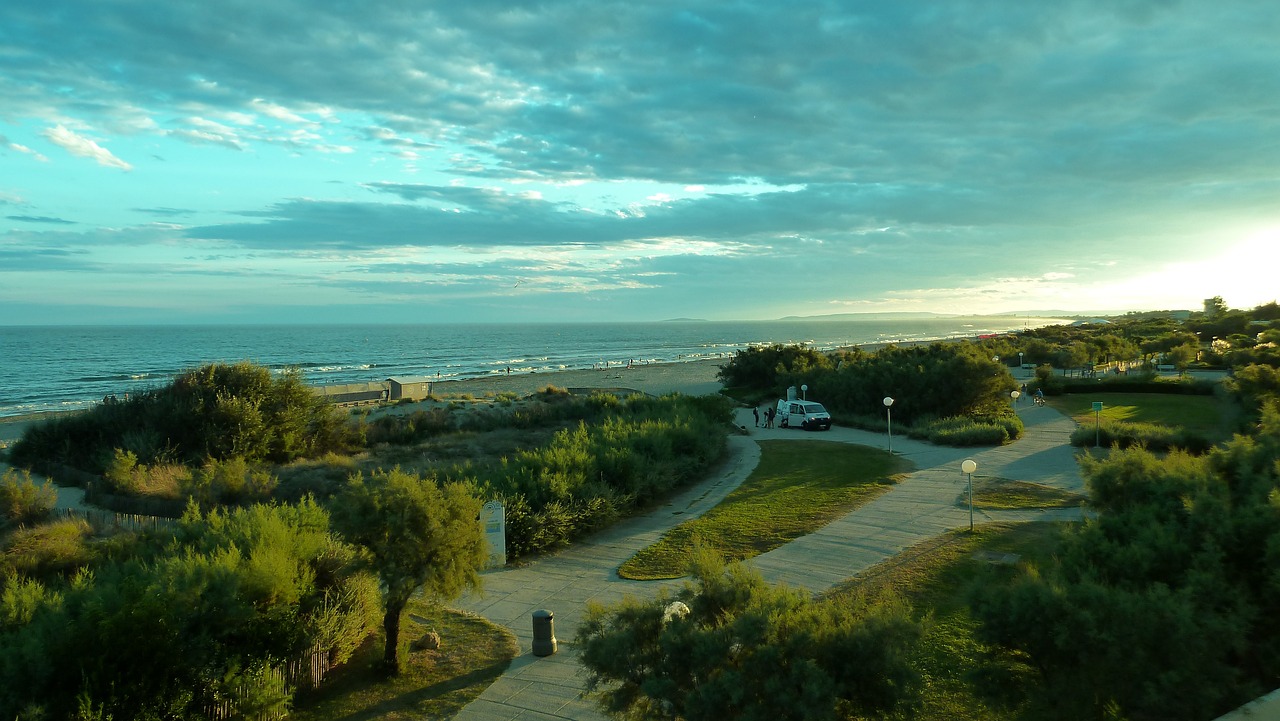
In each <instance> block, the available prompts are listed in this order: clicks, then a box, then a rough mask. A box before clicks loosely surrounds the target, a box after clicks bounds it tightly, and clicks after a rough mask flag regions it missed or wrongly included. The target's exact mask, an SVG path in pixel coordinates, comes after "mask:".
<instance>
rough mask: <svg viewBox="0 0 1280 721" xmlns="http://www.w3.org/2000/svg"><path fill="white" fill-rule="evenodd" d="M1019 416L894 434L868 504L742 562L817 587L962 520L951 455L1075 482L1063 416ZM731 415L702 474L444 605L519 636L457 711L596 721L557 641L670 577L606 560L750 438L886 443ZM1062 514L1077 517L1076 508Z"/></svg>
mask: <svg viewBox="0 0 1280 721" xmlns="http://www.w3.org/2000/svg"><path fill="white" fill-rule="evenodd" d="M1019 413H1020V415H1021V416H1022V419H1023V422H1024V423H1025V424H1026V433H1025V434H1024V435H1023V437H1022V438H1021V439H1019V440H1018V441H1017V442H1015V443H1012V444H1009V445H1007V446H1001V447H999V448H982V449H971V450H967V449H956V448H942V447H937V446H932V445H929V444H927V443H921V442H918V441H913V440H910V439H908V438H903V437H899V436H895V437H894V438H893V450H894V453H897V454H901V455H902V456H903V457H904V458H907V459H909V460H910V461H911V462H912V463H914V464H915V466H916V470H915V471H913V472H912V473H911V474H909V475H908V476H907V477H906V478H905V479H904V480H903V481H902V482H901V483H899V484H897V485H896V486H894V487H893V488H892V489H891V490H890V491H889V492H887V493H885V494H883V495H882V496H880V497H879V498H877V499H875V500H874V501H872V502H871V503H869V504H867V505H865V506H863V507H862V508H859V509H857V510H855V511H853V512H851V513H849V514H848V515H847V516H845V517H843V518H841V519H839V520H837V521H835V522H833V523H831V524H830V525H828V526H826V527H825V528H823V529H821V530H819V531H818V532H816V533H814V534H811V535H809V536H805V537H803V538H799V539H797V540H795V541H792V542H791V543H789V544H787V545H785V546H783V547H781V548H778V549H775V550H773V551H770V552H769V553H766V554H764V555H761V556H758V557H756V558H755V559H752V561H751V563H752V564H753V565H754V566H756V567H757V568H759V569H760V570H761V572H762V573H763V574H764V576H765V577H766V578H767V579H769V580H771V581H779V582H785V583H787V584H789V585H792V586H796V587H800V588H806V589H809V590H812V591H815V592H817V591H822V590H825V589H827V588H829V587H831V586H832V585H834V584H836V583H839V582H841V581H843V580H845V579H847V578H849V577H850V576H853V575H855V574H856V573H858V572H860V571H863V570H865V569H867V568H869V567H871V566H873V565H875V564H876V563H879V562H880V561H883V560H885V559H886V558H890V557H892V556H894V555H896V554H897V553H899V552H900V551H902V550H904V549H906V548H908V547H910V546H912V545H915V544H916V543H918V542H920V541H924V540H927V539H929V538H932V537H934V536H937V535H939V534H941V533H943V532H945V531H948V530H951V529H953V528H960V527H967V526H968V524H969V512H968V509H967V507H962V506H961V505H960V504H959V503H958V500H959V499H960V497H961V494H962V493H963V491H964V487H965V477H964V475H963V474H962V473H961V471H960V462H961V461H963V460H964V459H966V458H971V459H973V460H974V462H976V463H977V464H978V468H977V471H976V472H975V473H974V476H975V479H977V478H983V477H998V478H1004V479H1010V480H1023V481H1032V482H1036V483H1043V484H1046V485H1051V486H1055V487H1058V488H1062V489H1064V490H1071V491H1081V490H1083V488H1084V482H1083V480H1082V478H1081V476H1080V473H1079V470H1078V469H1077V467H1076V461H1075V457H1074V453H1073V451H1072V449H1071V448H1070V447H1069V446H1067V443H1066V442H1067V437H1068V436H1069V435H1070V433H1071V431H1072V429H1073V428H1074V427H1075V424H1074V422H1073V421H1071V420H1070V419H1069V418H1066V417H1065V416H1063V415H1062V414H1060V413H1058V412H1057V411H1055V410H1053V409H1051V408H1048V407H1035V406H1032V405H1030V404H1028V405H1026V406H1023V407H1021V408H1020V409H1019ZM737 420H738V423H739V424H742V425H745V426H746V428H747V430H748V431H750V435H749V436H731V437H730V438H729V456H728V460H726V461H725V463H724V464H723V465H722V467H721V468H720V469H719V470H718V472H716V473H715V474H714V475H713V476H712V477H711V478H710V479H708V480H707V481H704V482H703V483H701V484H699V485H698V486H696V487H694V488H691V489H689V490H687V491H685V492H683V493H681V494H680V495H679V496H677V497H675V498H673V499H672V500H671V501H670V502H669V503H668V504H667V505H665V506H664V507H662V508H659V509H657V510H655V511H653V512H651V513H649V514H647V515H645V516H641V517H637V518H634V519H630V520H628V521H625V522H623V523H620V524H618V525H616V526H614V527H612V528H610V529H608V530H606V531H604V532H602V533H600V534H597V535H596V536H593V537H592V538H590V539H588V540H587V541H584V542H580V543H578V544H575V545H574V546H573V548H571V549H568V550H566V551H564V552H562V553H560V554H557V555H555V556H550V557H546V558H542V559H540V560H538V561H535V562H533V563H530V564H528V565H526V566H522V567H519V568H507V569H502V570H497V571H491V572H488V573H486V574H484V586H485V591H484V595H483V596H478V597H477V596H472V597H467V598H464V599H462V600H461V601H460V602H459V603H457V604H455V605H456V606H457V607H458V608H461V609H464V610H468V611H472V612H475V613H478V614H480V615H483V616H485V617H486V618H488V619H490V620H491V621H494V622H496V623H501V624H503V625H506V626H507V627H508V628H510V629H511V630H512V631H513V632H514V633H515V634H516V637H517V639H518V641H519V645H520V655H518V656H517V657H516V658H515V660H514V661H513V662H512V663H511V666H510V667H509V668H508V669H507V671H506V673H504V674H503V675H502V677H501V678H499V679H498V680H497V681H495V682H494V683H493V685H491V686H490V687H489V688H488V689H486V690H485V691H484V693H483V694H481V696H480V698H478V699H476V700H475V701H474V702H472V703H471V704H469V705H468V706H467V707H466V708H464V709H463V710H462V711H461V712H460V713H459V714H458V715H457V716H456V717H455V718H456V719H458V720H459V721H497V720H503V721H506V720H510V719H520V720H521V721H535V720H541V719H547V720H550V719H581V720H590V721H596V720H600V721H603V720H604V719H605V717H604V716H603V715H602V714H601V713H600V712H599V711H597V710H596V708H595V705H594V703H593V702H591V701H588V700H584V699H582V698H581V694H582V691H583V688H584V681H585V675H584V672H583V671H582V669H581V667H580V666H579V665H578V663H577V655H576V653H575V651H574V649H573V648H572V646H571V644H569V643H567V641H569V640H571V639H572V638H573V635H574V632H575V631H576V630H577V628H578V624H579V623H580V622H581V620H582V618H583V616H584V614H585V611H586V606H587V603H588V602H589V601H595V602H599V603H603V604H611V603H615V602H617V601H619V600H621V599H622V598H623V597H625V596H628V595H631V596H637V597H649V596H652V595H654V594H656V593H657V592H658V590H659V589H660V588H662V587H663V586H665V585H671V583H672V582H652V581H648V582H646V581H629V580H625V579H622V578H619V577H618V574H617V570H616V569H617V567H618V566H619V565H620V564H621V563H622V562H623V561H625V560H627V559H628V558H630V557H631V556H632V555H633V554H634V553H635V552H636V551H638V550H640V549H641V548H644V547H645V546H648V545H649V544H651V543H653V542H654V541H656V540H657V539H658V538H659V537H660V536H661V535H662V533H663V532H665V531H666V530H667V529H669V528H671V527H673V526H675V525H677V524H679V523H680V522H681V521H684V520H686V519H688V518H691V517H693V516H697V515H699V514H701V513H703V512H705V511H706V510H707V509H709V508H711V507H713V506H714V505H715V504H716V503H718V502H719V501H720V500H721V499H722V498H724V496H725V495H727V494H728V493H729V492H730V491H732V490H733V489H734V488H736V487H737V486H738V484H740V483H742V481H743V480H745V479H746V477H747V476H748V475H750V473H751V471H752V470H753V469H754V468H755V466H756V463H757V462H758V461H759V458H760V447H759V445H757V443H756V442H755V441H756V440H757V439H767V438H801V437H805V438H820V439H822V440H828V441H834V442H844V443H857V444H861V445H867V446H872V447H878V448H886V447H887V445H888V444H887V441H888V438H887V436H886V435H884V434H879V433H869V432H865V431H857V430H853V429H848V428H833V429H832V430H831V431H828V432H826V433H820V434H812V435H802V432H801V431H796V430H787V429H763V428H753V427H752V426H751V422H752V421H751V413H750V409H744V410H743V411H740V412H739V413H738V419H737ZM1070 513H1074V516H1075V517H1078V516H1079V513H1078V511H1073V512H1070ZM1070 513H1069V514H1067V515H1070ZM975 514H976V515H975V517H974V522H975V523H983V522H987V521H992V520H1006V519H1008V520H1013V519H1017V520H1033V519H1045V520H1047V519H1050V518H1060V517H1064V515H1063V514H1061V513H1058V514H1054V513H1049V512H1043V511H1019V512H1001V513H998V514H989V513H983V512H981V511H975ZM544 608H545V609H548V610H550V611H552V612H553V613H554V614H555V629H556V638H557V639H558V641H559V652H558V653H557V654H555V655H553V656H547V657H542V658H539V657H536V656H533V655H532V646H533V629H532V616H531V614H532V613H533V611H535V610H538V609H544Z"/></svg>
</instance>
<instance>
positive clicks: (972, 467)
mask: <svg viewBox="0 0 1280 721" xmlns="http://www.w3.org/2000/svg"><path fill="white" fill-rule="evenodd" d="M960 470H961V471H963V472H964V474H965V475H967V476H969V530H970V531H972V530H973V472H974V471H976V470H978V464H977V463H974V462H973V461H972V460H968V459H966V460H965V461H964V463H961V464H960Z"/></svg>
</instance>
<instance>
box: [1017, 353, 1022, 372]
mask: <svg viewBox="0 0 1280 721" xmlns="http://www.w3.org/2000/svg"><path fill="white" fill-rule="evenodd" d="M1018 372H1019V373H1021V372H1022V351H1018Z"/></svg>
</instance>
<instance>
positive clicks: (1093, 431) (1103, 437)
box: [1071, 421, 1213, 453]
mask: <svg viewBox="0 0 1280 721" xmlns="http://www.w3.org/2000/svg"><path fill="white" fill-rule="evenodd" d="M1095 442H1096V443H1097V444H1098V445H1100V446H1103V447H1107V448H1110V447H1112V446H1116V447H1119V448H1133V447H1141V448H1146V449H1147V450H1150V451H1167V450H1171V449H1174V448H1180V449H1183V450H1185V451H1189V452H1191V453H1205V452H1207V451H1208V450H1209V449H1210V448H1212V447H1213V443H1212V442H1211V441H1210V440H1209V439H1208V438H1206V437H1205V436H1203V435H1201V434H1199V433H1196V432H1194V431H1188V430H1186V429H1183V428H1171V427H1169V426H1162V425H1160V424H1157V423H1129V422H1125V421H1102V422H1101V423H1100V424H1098V425H1096V426H1095V425H1082V426H1080V427H1079V428H1077V429H1075V430H1074V431H1072V433H1071V445H1073V446H1081V447H1085V446H1092V445H1094V443H1095Z"/></svg>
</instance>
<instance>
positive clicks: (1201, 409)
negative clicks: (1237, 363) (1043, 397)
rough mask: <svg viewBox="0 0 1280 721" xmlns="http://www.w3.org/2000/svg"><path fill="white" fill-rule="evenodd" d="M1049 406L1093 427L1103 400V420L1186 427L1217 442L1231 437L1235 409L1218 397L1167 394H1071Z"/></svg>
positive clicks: (1050, 399) (1056, 398)
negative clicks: (1095, 405)
mask: <svg viewBox="0 0 1280 721" xmlns="http://www.w3.org/2000/svg"><path fill="white" fill-rule="evenodd" d="M1048 400H1049V404H1050V405H1052V406H1053V407H1054V408H1057V409H1058V410H1060V411H1062V412H1063V413H1065V414H1067V415H1069V416H1071V417H1072V418H1073V419H1074V420H1075V421H1076V422H1077V423H1079V424H1080V425H1082V426H1084V425H1087V426H1092V425H1093V421H1094V418H1093V402H1094V401H1102V405H1103V407H1102V414H1101V416H1102V420H1104V421H1107V420H1111V421H1123V422H1125V423H1154V424H1157V425H1162V426H1170V427H1173V428H1185V429H1187V430H1189V431H1192V432H1194V433H1198V434H1200V435H1203V436H1205V437H1207V438H1210V439H1213V440H1225V439H1227V438H1230V437H1231V431H1230V427H1231V426H1230V421H1231V409H1230V406H1228V404H1227V403H1225V402H1224V401H1222V400H1220V399H1218V398H1217V397H1215V396H1190V395H1178V394H1163V393H1093V394H1090V393H1069V394H1066V395H1061V396H1054V397H1052V398H1049V399H1048Z"/></svg>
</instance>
